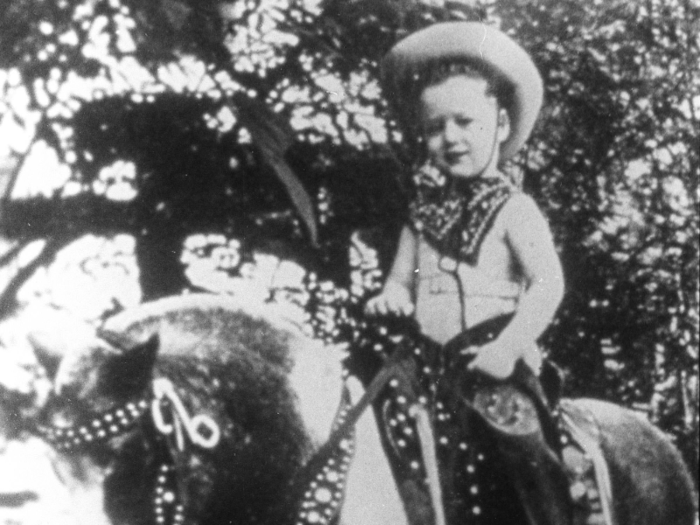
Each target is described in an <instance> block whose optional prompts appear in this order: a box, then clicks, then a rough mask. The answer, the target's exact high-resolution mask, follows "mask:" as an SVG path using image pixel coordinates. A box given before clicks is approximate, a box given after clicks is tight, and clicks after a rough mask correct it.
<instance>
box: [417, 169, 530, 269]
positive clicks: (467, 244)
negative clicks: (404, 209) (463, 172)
mask: <svg viewBox="0 0 700 525" xmlns="http://www.w3.org/2000/svg"><path fill="white" fill-rule="evenodd" d="M413 182H414V184H415V187H416V194H415V197H414V199H413V200H412V202H411V203H410V205H409V219H410V222H411V225H412V226H413V228H414V230H415V231H416V232H418V233H422V234H423V235H425V237H426V239H427V240H428V241H429V242H430V243H431V244H433V245H434V246H435V248H436V249H437V250H438V251H439V252H440V253H441V254H442V255H446V256H448V257H452V258H453V259H457V260H460V261H464V262H466V263H468V264H471V265H474V264H475V263H476V261H477V258H478V256H479V249H480V248H481V243H482V241H483V240H484V237H485V236H486V234H487V233H488V231H489V229H490V228H491V226H492V224H493V221H494V219H495V218H496V215H497V213H498V211H499V210H500V209H501V208H502V207H503V205H504V204H505V203H506V202H507V201H508V199H509V198H510V197H511V195H513V194H514V193H515V192H517V191H518V190H517V188H515V186H513V185H512V184H510V183H509V182H507V181H506V180H504V179H503V178H501V177H498V178H495V177H494V178H486V179H484V178H481V177H478V178H475V179H469V180H464V179H450V178H448V177H447V176H446V175H445V174H444V173H442V172H440V171H439V170H438V169H437V168H435V167H434V166H431V165H426V166H423V167H422V168H420V169H419V170H418V171H417V172H416V173H415V174H414V176H413Z"/></svg>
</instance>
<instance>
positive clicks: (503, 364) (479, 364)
mask: <svg viewBox="0 0 700 525" xmlns="http://www.w3.org/2000/svg"><path fill="white" fill-rule="evenodd" d="M461 353H462V355H473V356H474V359H472V360H471V362H470V363H469V365H468V366H467V369H468V370H476V371H478V372H481V373H482V374H486V375H487V376H489V377H492V378H494V379H498V380H503V379H506V378H508V377H510V375H511V374H512V373H513V371H514V370H515V363H516V362H517V361H518V359H519V358H520V354H519V353H518V352H514V351H513V350H512V349H511V348H509V347H506V346H504V345H502V344H499V342H498V340H496V341H493V342H491V343H487V344H485V345H483V346H472V347H469V348H467V349H465V350H462V352H461Z"/></svg>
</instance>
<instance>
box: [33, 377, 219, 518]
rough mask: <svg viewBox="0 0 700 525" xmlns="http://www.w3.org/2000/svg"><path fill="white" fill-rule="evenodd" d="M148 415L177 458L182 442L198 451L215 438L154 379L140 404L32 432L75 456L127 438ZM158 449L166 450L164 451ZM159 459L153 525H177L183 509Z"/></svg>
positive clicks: (212, 428)
mask: <svg viewBox="0 0 700 525" xmlns="http://www.w3.org/2000/svg"><path fill="white" fill-rule="evenodd" d="M149 409H150V410H149ZM149 412H150V416H151V419H152V422H153V425H154V427H155V429H156V430H157V431H158V433H159V434H161V435H162V436H164V437H165V438H166V441H172V442H174V443H173V444H174V445H175V447H176V448H177V450H178V451H180V452H182V451H183V450H184V449H185V447H186V442H187V440H186V438H189V442H190V443H191V444H192V445H195V446H198V447H199V448H204V449H211V448H214V447H215V446H216V445H217V444H218V442H219V440H220V438H221V431H220V429H219V426H218V425H217V424H216V422H215V421H214V420H213V419H212V418H211V417H209V416H207V415H203V414H199V415H196V416H190V415H189V414H188V412H187V409H186V408H185V406H184V404H183V403H182V400H181V399H180V397H179V396H178V394H177V392H176V390H175V387H174V386H173V384H172V383H171V382H170V380H168V379H166V378H157V379H155V380H154V381H153V385H152V388H151V391H150V392H149V393H147V394H146V395H144V396H143V397H142V398H140V399H134V400H131V401H129V402H127V403H126V404H124V405H123V406H118V407H115V408H113V409H111V410H109V411H107V412H104V413H101V414H96V415H94V416H93V417H92V418H91V419H89V421H87V422H86V423H83V424H77V425H73V426H70V427H62V426H42V425H39V426H37V427H36V430H37V432H38V433H39V435H41V437H43V438H44V439H45V440H47V441H48V442H49V443H50V444H51V445H53V446H54V447H56V449H58V450H60V451H62V452H73V451H80V450H84V449H87V448H89V447H91V446H95V445H99V444H105V443H107V442H108V441H110V440H111V439H113V438H116V437H118V436H122V435H125V434H127V433H128V432H130V431H132V430H133V429H134V428H135V427H136V426H137V425H138V424H139V423H140V422H141V420H142V419H144V417H146V415H147V414H148V413H149ZM163 448H164V449H167V448H168V447H167V445H164V447H163ZM161 456H162V459H161V461H160V466H159V468H158V474H157V477H156V486H155V495H154V498H153V512H154V517H155V522H156V523H157V524H158V525H166V524H168V523H169V524H172V525H181V524H182V523H183V522H184V507H183V505H182V503H181V500H182V497H181V496H180V495H179V491H178V487H177V479H176V475H175V474H176V472H175V465H174V461H173V458H172V455H171V454H170V453H167V451H165V450H164V453H162V454H161Z"/></svg>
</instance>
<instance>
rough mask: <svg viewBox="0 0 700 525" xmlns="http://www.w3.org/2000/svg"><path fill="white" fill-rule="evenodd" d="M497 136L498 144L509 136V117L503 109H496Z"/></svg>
mask: <svg viewBox="0 0 700 525" xmlns="http://www.w3.org/2000/svg"><path fill="white" fill-rule="evenodd" d="M497 136H498V142H499V143H502V142H503V141H505V140H506V139H507V138H508V137H509V136H510V115H508V111H506V110H505V109H504V108H499V109H498V121H497Z"/></svg>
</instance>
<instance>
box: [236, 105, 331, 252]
mask: <svg viewBox="0 0 700 525" xmlns="http://www.w3.org/2000/svg"><path fill="white" fill-rule="evenodd" d="M233 99H234V103H235V104H236V109H237V114H238V118H239V119H240V122H241V124H242V125H243V126H244V127H245V128H246V129H247V130H248V132H249V133H250V135H251V136H252V137H253V141H254V142H255V145H256V146H257V147H258V148H259V149H260V153H261V154H262V156H263V158H264V159H265V161H266V162H267V163H268V164H269V165H270V166H271V167H272V168H273V169H274V170H275V173H276V174H277V176H278V177H279V179H280V181H281V182H282V184H284V186H285V188H286V189H287V193H288V194H289V197H290V198H291V199H292V203H293V204H294V206H295V208H296V210H297V212H298V213H299V215H300V217H301V219H302V220H303V221H304V223H305V224H306V227H307V228H308V230H309V235H310V236H311V242H312V243H313V245H314V246H316V245H317V242H318V227H317V224H316V214H315V213H314V205H313V201H312V200H311V197H310V196H309V194H308V192H307V191H306V189H305V188H304V185H303V184H302V183H301V181H300V180H299V178H298V177H297V176H296V174H295V173H294V171H293V170H292V168H291V167H290V166H289V164H288V163H287V161H286V160H285V159H284V155H285V153H286V151H287V149H288V148H289V146H291V145H292V143H293V142H294V132H293V130H292V128H291V127H290V126H289V123H287V122H286V121H285V120H284V119H282V118H281V117H280V116H279V115H277V114H276V113H274V112H273V111H271V110H270V108H268V107H267V106H266V105H265V104H264V103H262V102H260V101H259V100H256V99H253V98H250V97H248V96H246V95H244V94H242V93H237V94H235V95H234V97H233Z"/></svg>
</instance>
